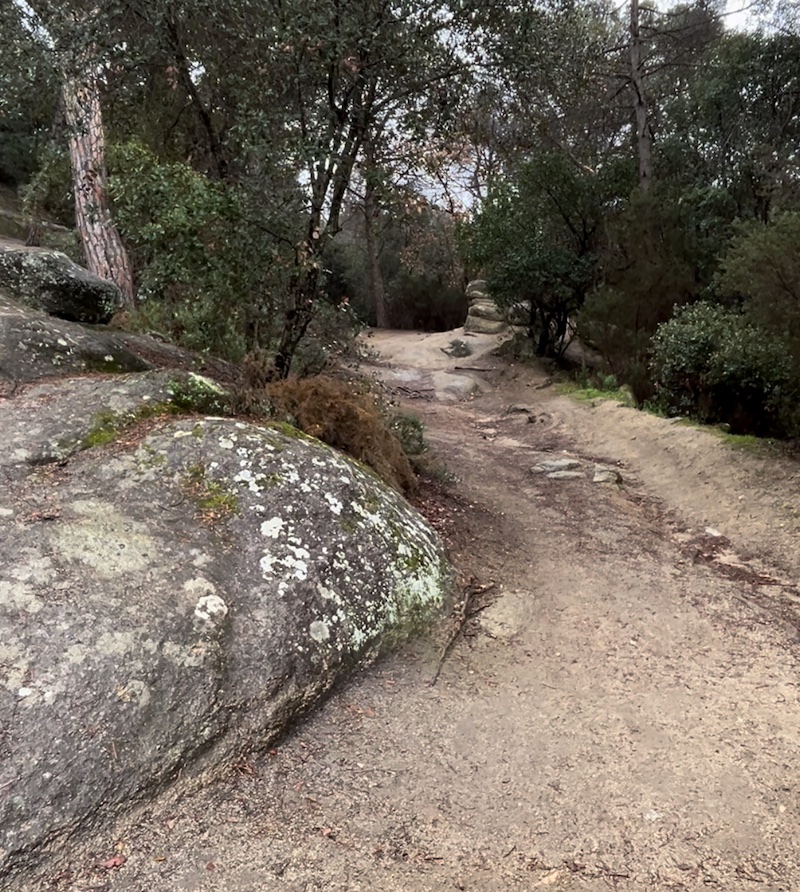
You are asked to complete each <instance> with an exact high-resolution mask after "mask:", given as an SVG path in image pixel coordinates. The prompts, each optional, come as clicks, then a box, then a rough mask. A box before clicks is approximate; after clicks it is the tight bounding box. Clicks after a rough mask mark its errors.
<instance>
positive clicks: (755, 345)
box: [652, 303, 798, 436]
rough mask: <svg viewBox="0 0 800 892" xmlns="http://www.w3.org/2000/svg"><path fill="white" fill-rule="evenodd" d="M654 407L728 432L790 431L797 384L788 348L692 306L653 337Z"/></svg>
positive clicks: (712, 310) (740, 320)
mask: <svg viewBox="0 0 800 892" xmlns="http://www.w3.org/2000/svg"><path fill="white" fill-rule="evenodd" d="M652 348H653V353H652V356H653V358H652V372H653V379H654V382H655V387H656V402H657V404H658V405H659V406H660V407H661V408H662V409H665V410H666V411H667V412H669V413H672V414H687V415H691V416H693V417H695V418H697V419H699V420H700V421H703V422H706V423H717V422H725V423H727V424H729V425H730V427H731V430H732V431H733V432H734V433H750V434H758V435H762V436H763V435H774V436H787V435H790V436H791V435H794V434H795V433H796V432H797V417H796V410H795V409H794V406H793V402H794V400H793V396H795V395H796V392H797V384H798V382H797V380H796V378H795V376H794V375H793V371H792V363H791V361H790V359H789V357H788V354H787V348H786V345H785V344H784V343H782V342H781V341H780V340H778V339H777V338H775V337H773V336H771V335H770V334H769V333H768V332H766V331H765V330H764V329H760V328H758V327H756V326H755V325H753V324H752V323H751V322H749V321H748V320H747V319H746V318H745V317H744V316H743V315H741V314H740V313H738V312H735V311H733V310H729V309H726V308H724V307H720V306H714V305H712V304H708V303H697V304H693V305H692V306H690V307H685V308H683V309H680V310H678V311H677V313H676V314H675V316H674V317H673V318H672V319H671V320H670V321H669V322H666V323H664V324H663V325H660V326H659V328H658V331H657V332H656V334H655V337H654V338H653V344H652Z"/></svg>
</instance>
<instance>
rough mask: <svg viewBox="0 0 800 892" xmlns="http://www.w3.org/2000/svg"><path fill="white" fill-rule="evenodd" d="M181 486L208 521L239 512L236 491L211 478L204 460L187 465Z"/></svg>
mask: <svg viewBox="0 0 800 892" xmlns="http://www.w3.org/2000/svg"><path fill="white" fill-rule="evenodd" d="M181 488H182V489H183V491H184V493H185V494H186V496H187V497H188V498H189V499H191V500H192V502H194V504H195V505H196V506H197V508H198V510H199V512H200V515H201V516H202V518H203V520H205V521H206V522H209V523H216V522H218V521H221V520H226V519H227V518H229V517H232V516H233V515H234V514H238V513H239V498H238V496H237V495H236V493H234V492H232V491H231V490H229V489H228V488H227V487H226V486H225V485H224V484H222V483H220V482H219V481H218V480H213V479H212V478H210V477H209V476H208V471H207V469H206V466H205V465H204V464H203V463H202V462H195V463H194V464H191V465H188V466H187V467H186V469H185V472H184V475H183V479H182V481H181Z"/></svg>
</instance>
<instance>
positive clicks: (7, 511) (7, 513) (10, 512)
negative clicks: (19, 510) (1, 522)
mask: <svg viewBox="0 0 800 892" xmlns="http://www.w3.org/2000/svg"><path fill="white" fill-rule="evenodd" d="M13 516H14V509H13V508H0V517H13Z"/></svg>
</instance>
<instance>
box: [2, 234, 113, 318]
mask: <svg viewBox="0 0 800 892" xmlns="http://www.w3.org/2000/svg"><path fill="white" fill-rule="evenodd" d="M0 286H2V287H4V288H6V289H8V290H9V291H11V292H13V294H14V296H15V298H16V299H17V300H19V301H21V302H23V303H25V304H27V305H28V306H30V307H33V308H34V309H36V310H43V311H44V312H45V313H49V314H50V315H52V316H58V317H60V318H62V319H71V320H73V321H76V322H91V323H102V322H108V321H109V319H111V317H112V316H113V315H114V313H115V312H116V311H117V310H119V309H120V307H121V306H122V293H121V292H120V290H119V288H118V287H117V286H116V285H115V284H114V283H113V282H108V281H106V280H105V279H101V278H99V276H96V275H94V274H93V273H90V272H89V271H88V270H86V269H84V268H83V267H82V266H78V265H77V264H76V263H73V262H72V261H71V260H70V259H69V257H67V255H66V254H62V253H61V252H60V251H53V250H51V249H48V248H27V247H23V246H19V247H15V246H7V247H3V246H0Z"/></svg>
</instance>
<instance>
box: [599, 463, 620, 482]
mask: <svg viewBox="0 0 800 892" xmlns="http://www.w3.org/2000/svg"><path fill="white" fill-rule="evenodd" d="M592 483H622V474H620V472H619V471H618V470H617V469H616V468H609V467H607V466H606V465H595V466H594V476H593V477H592Z"/></svg>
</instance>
